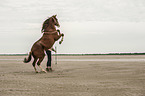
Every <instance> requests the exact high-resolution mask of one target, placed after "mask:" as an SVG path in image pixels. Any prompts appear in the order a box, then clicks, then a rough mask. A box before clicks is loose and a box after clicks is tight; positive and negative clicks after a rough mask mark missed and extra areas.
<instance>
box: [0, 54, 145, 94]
mask: <svg viewBox="0 0 145 96" xmlns="http://www.w3.org/2000/svg"><path fill="white" fill-rule="evenodd" d="M25 57H27V56H0V86H1V87H0V96H145V90H144V89H145V55H97V56H57V64H55V56H53V59H52V68H53V70H54V71H53V72H48V73H44V72H41V70H40V69H39V68H38V67H37V69H38V71H39V73H35V71H34V69H33V67H32V61H33V59H32V60H31V62H30V63H28V64H25V63H23V59H24V58H25ZM46 62H47V59H46V57H45V59H44V60H43V62H42V64H41V65H42V67H43V68H45V66H46Z"/></svg>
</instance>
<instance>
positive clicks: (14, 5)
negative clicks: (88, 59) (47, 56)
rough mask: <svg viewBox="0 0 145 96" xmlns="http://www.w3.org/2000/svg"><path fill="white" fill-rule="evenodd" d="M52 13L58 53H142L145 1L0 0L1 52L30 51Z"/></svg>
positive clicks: (144, 33) (143, 47)
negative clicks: (59, 37) (58, 37)
mask: <svg viewBox="0 0 145 96" xmlns="http://www.w3.org/2000/svg"><path fill="white" fill-rule="evenodd" d="M55 14H57V18H58V20H59V23H60V26H61V27H60V28H59V29H60V30H61V32H63V33H64V34H65V37H64V42H63V43H62V44H61V45H59V44H58V42H56V43H55V45H54V47H55V46H57V51H58V53H112V52H145V51H144V50H145V45H144V43H143V41H145V38H144V36H145V27H144V25H145V1H144V0H0V53H29V51H30V49H31V47H32V45H33V43H34V42H36V41H37V40H38V39H39V38H40V37H41V36H42V34H41V32H40V30H41V27H42V24H43V22H44V20H46V19H47V18H48V17H51V16H52V15H55Z"/></svg>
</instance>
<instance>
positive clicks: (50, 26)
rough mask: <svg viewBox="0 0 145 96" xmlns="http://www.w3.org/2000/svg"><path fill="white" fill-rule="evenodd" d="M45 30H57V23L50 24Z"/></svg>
mask: <svg viewBox="0 0 145 96" xmlns="http://www.w3.org/2000/svg"><path fill="white" fill-rule="evenodd" d="M45 31H47V32H48V31H56V28H55V25H53V24H50V25H49V26H48V27H47V28H46V29H45Z"/></svg>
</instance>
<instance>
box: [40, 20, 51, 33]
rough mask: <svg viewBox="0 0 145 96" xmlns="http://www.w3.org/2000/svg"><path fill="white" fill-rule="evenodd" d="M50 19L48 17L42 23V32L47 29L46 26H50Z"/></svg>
mask: <svg viewBox="0 0 145 96" xmlns="http://www.w3.org/2000/svg"><path fill="white" fill-rule="evenodd" d="M49 19H50V18H48V19H46V20H45V21H44V23H43V25H42V29H41V32H42V33H43V31H44V30H45V28H47V26H49Z"/></svg>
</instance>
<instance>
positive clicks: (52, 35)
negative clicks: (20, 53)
mask: <svg viewBox="0 0 145 96" xmlns="http://www.w3.org/2000/svg"><path fill="white" fill-rule="evenodd" d="M46 21H47V22H44V24H43V27H42V30H41V32H43V35H42V37H41V38H40V39H39V40H38V41H36V42H35V43H34V44H33V46H32V48H31V51H30V52H29V55H28V57H27V58H24V61H23V62H24V63H28V62H30V61H31V57H33V58H34V61H33V63H32V65H33V67H34V70H35V72H36V73H38V71H37V69H36V67H35V65H36V63H37V65H38V66H39V67H40V69H41V71H43V72H46V71H45V70H44V69H43V68H42V67H41V66H40V64H41V62H42V61H43V59H44V57H45V53H44V51H46V50H48V49H50V48H52V46H53V45H54V43H55V41H57V40H58V39H60V38H61V37H62V39H61V41H60V42H59V44H61V43H62V41H63V37H64V34H63V33H60V30H56V26H57V27H60V25H59V22H58V19H57V18H56V15H53V16H51V17H50V18H48V19H47V20H46ZM46 73H47V72H46Z"/></svg>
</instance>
